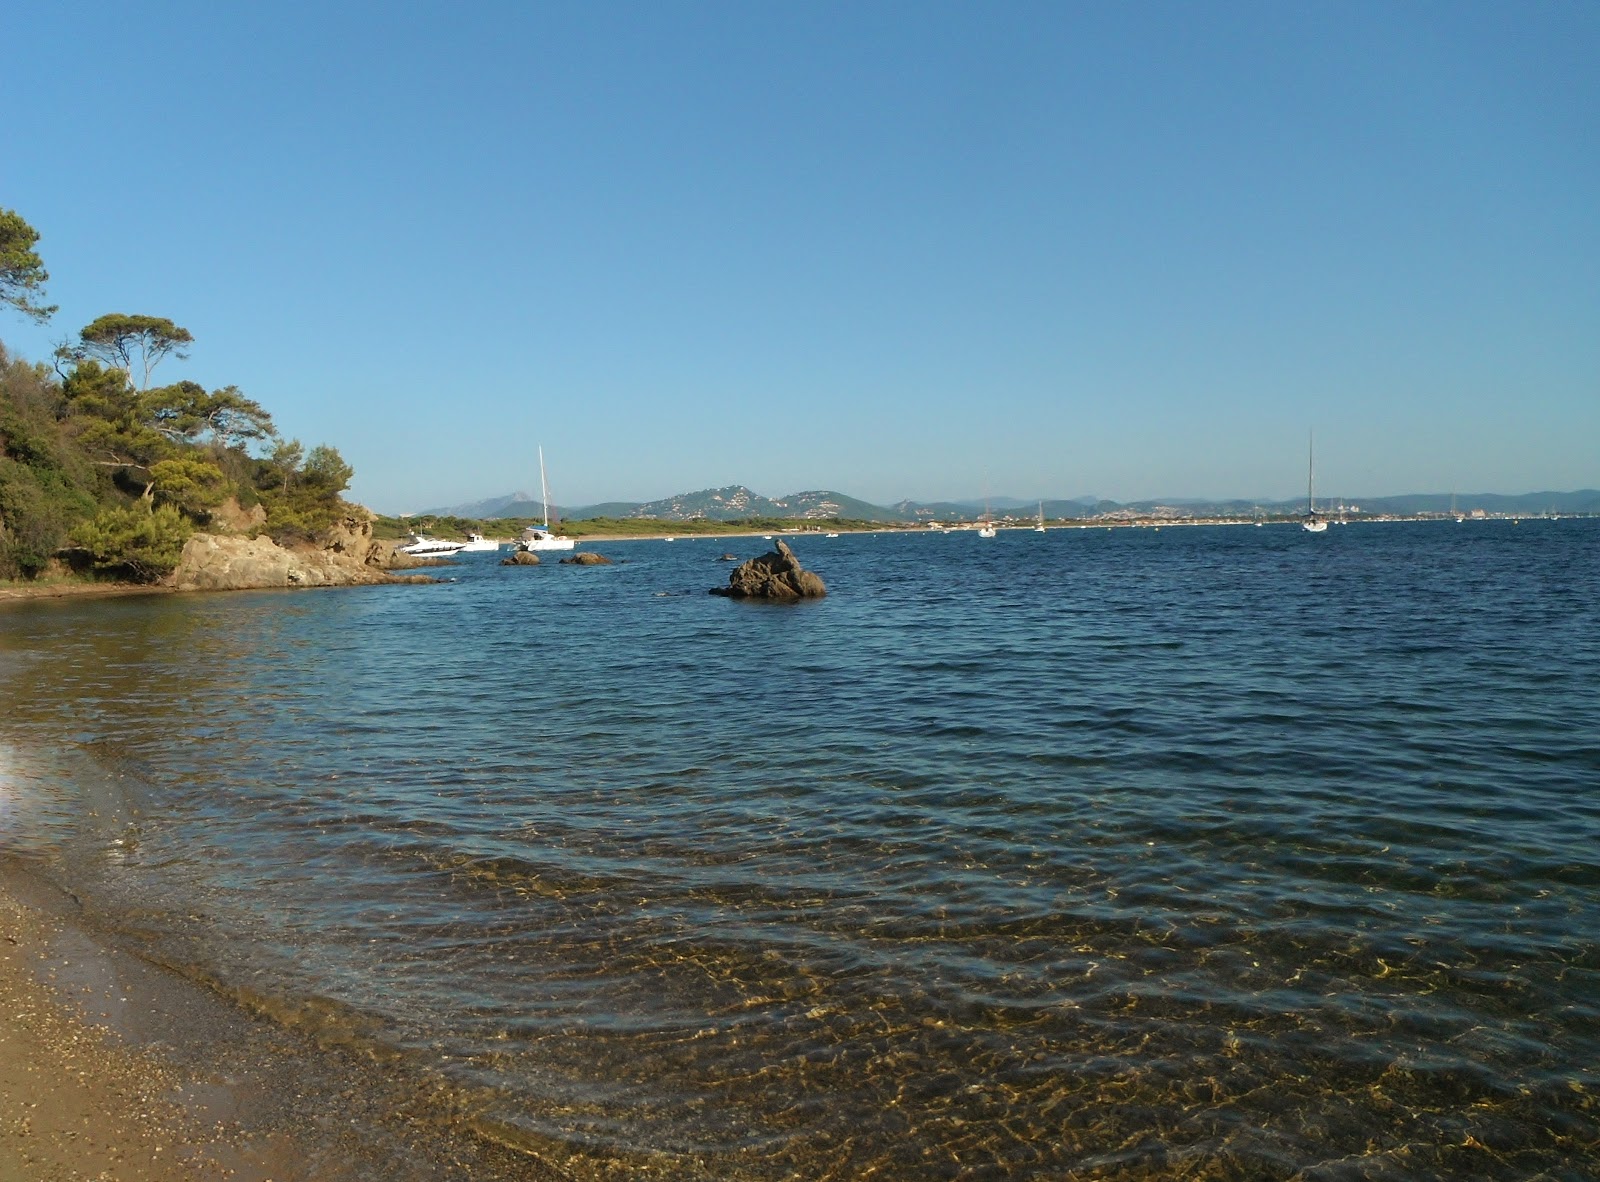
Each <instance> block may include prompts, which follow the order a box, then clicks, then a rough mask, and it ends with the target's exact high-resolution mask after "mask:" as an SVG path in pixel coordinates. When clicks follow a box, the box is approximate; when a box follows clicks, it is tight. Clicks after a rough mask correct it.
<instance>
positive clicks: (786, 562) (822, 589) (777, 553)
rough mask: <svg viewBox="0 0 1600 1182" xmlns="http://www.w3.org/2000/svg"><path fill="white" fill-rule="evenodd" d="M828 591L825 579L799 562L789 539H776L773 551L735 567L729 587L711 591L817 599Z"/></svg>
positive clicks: (738, 595)
mask: <svg viewBox="0 0 1600 1182" xmlns="http://www.w3.org/2000/svg"><path fill="white" fill-rule="evenodd" d="M827 593H828V589H827V587H826V586H824V585H823V582H822V580H821V579H820V578H818V577H817V576H816V575H814V574H812V573H811V572H810V571H808V570H806V569H805V568H804V567H802V566H801V565H800V560H799V559H798V558H796V557H795V556H794V551H793V550H791V549H789V546H788V543H786V542H775V543H773V550H772V552H771V553H770V554H763V555H761V556H760V557H759V558H752V559H751V560H750V561H749V562H745V563H741V564H740V565H738V566H737V567H735V568H734V569H733V572H732V573H731V574H730V575H729V576H728V585H727V586H726V587H713V588H711V594H713V595H726V596H728V597H729V598H730V599H816V598H820V597H821V596H824V595H826V594H827Z"/></svg>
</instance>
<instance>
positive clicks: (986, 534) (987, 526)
mask: <svg viewBox="0 0 1600 1182" xmlns="http://www.w3.org/2000/svg"><path fill="white" fill-rule="evenodd" d="M978 521H979V525H978V536H979V537H980V538H992V537H994V519H993V518H992V517H990V516H989V498H988V497H984V498H983V516H982V517H981V518H979V519H978Z"/></svg>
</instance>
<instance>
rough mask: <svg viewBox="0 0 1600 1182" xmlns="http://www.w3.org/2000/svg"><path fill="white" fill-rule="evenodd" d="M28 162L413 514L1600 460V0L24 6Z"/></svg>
mask: <svg viewBox="0 0 1600 1182" xmlns="http://www.w3.org/2000/svg"><path fill="white" fill-rule="evenodd" d="M3 36H4V40H5V44H6V47H7V49H6V64H5V66H4V68H3V70H0V112H3V118H0V206H3V207H8V208H13V209H15V210H17V211H18V212H19V213H21V214H22V215H23V216H24V217H25V218H27V219H28V221H30V222H31V223H32V224H33V225H34V227H35V228H37V229H38V230H39V231H40V232H41V234H42V235H43V237H42V240H41V242H40V246H39V249H40V251H41V253H42V254H43V256H44V258H45V262H46V265H47V266H48V267H49V269H50V272H51V276H52V278H51V283H50V287H49V295H50V297H51V299H52V300H53V301H54V302H56V303H59V304H60V305H61V311H60V313H59V314H58V316H57V317H56V320H55V321H54V322H53V323H52V325H51V326H49V327H48V328H46V329H44V330H37V329H34V328H32V327H30V326H28V325H27V324H25V323H24V322H23V321H22V320H21V319H20V318H18V317H16V316H15V315H10V314H5V315H0V339H4V340H5V341H6V342H7V344H8V345H9V346H10V347H11V348H12V349H13V351H15V352H21V353H23V354H24V355H27V356H31V357H36V358H42V357H45V356H47V354H48V352H49V349H50V346H51V344H52V342H54V341H57V340H60V339H62V338H63V337H65V336H67V335H68V334H70V333H72V332H75V331H76V329H77V328H78V327H80V326H82V325H83V324H85V323H87V322H88V321H89V320H91V319H93V318H94V317H95V316H97V315H100V314H101V313H105V312H114V311H116V312H133V313H148V314H152V315H160V316H169V317H171V318H172V319H173V320H175V321H177V322H178V323H179V324H181V325H184V326H185V327H187V328H189V329H190V330H191V331H192V332H193V333H194V335H195V337H196V338H197V345H196V347H195V349H194V351H193V354H192V356H191V358H190V360H189V361H188V362H175V361H169V362H168V363H167V365H166V367H165V368H164V369H163V370H161V371H159V376H161V377H163V378H168V379H176V378H177V377H179V376H187V377H192V378H194V379H195V380H197V381H200V382H203V383H205V384H206V385H208V386H212V387H215V386H221V385H226V384H236V385H238V386H240V387H241V388H242V389H243V390H244V391H245V392H246V393H247V394H249V395H250V396H252V397H254V398H256V399H258V400H259V401H261V402H262V403H264V404H265V405H266V406H267V407H268V409H270V410H271V411H272V412H273V413H274V414H275V416H276V418H277V421H278V425H279V427H280V429H281V430H282V431H283V433H284V434H285V435H289V436H294V437H298V438H300V439H302V440H303V441H305V442H306V443H307V444H313V443H318V442H328V443H332V444H334V445H335V446H337V447H338V448H339V449H340V450H341V452H342V453H343V454H344V456H345V457H346V459H348V460H349V461H350V462H351V463H352V464H353V465H354V466H355V468H356V480H355V483H354V485H353V488H352V492H353V494H354V496H355V497H356V498H357V499H359V500H362V501H363V502H365V503H367V504H369V505H371V506H373V507H374V508H377V509H379V510H382V511H388V512H394V511H403V510H409V509H418V508H424V507H428V506H432V505H439V504H450V503H455V502H460V501H467V500H473V499H477V498H480V497H486V496H492V495H496V494H500V493H505V492H509V491H512V490H514V489H519V488H520V489H535V490H536V489H537V487H538V464H537V458H536V453H535V447H536V445H538V444H540V443H542V444H543V445H544V449H545V454H546V457H547V460H548V463H549V467H550V479H551V492H552V496H553V497H554V499H556V500H557V501H559V502H561V503H564V504H568V505H581V504H587V503H592V502H596V501H600V500H611V499H627V500H645V499H651V498H655V497H660V496H665V495H668V494H671V493H676V492H684V491H690V490H694V489H699V488H705V487H709V486H714V485H722V484H734V483H744V484H748V485H750V486H751V487H752V488H754V489H755V490H756V491H757V492H760V493H764V494H767V495H772V496H776V495H782V494H784V493H789V492H794V491H798V490H801V489H807V488H832V489H837V490H839V491H842V492H845V493H849V494H852V495H855V496H860V497H864V498H866V499H868V500H872V501H877V502H879V503H886V502H890V501H894V500H898V499H900V498H902V497H911V498H917V499H934V498H943V497H973V496H982V495H983V494H984V493H985V492H989V493H992V494H994V495H997V496H999V495H1011V496H1017V497H1026V498H1032V497H1041V496H1042V497H1051V496H1076V495H1082V494H1091V493H1092V494H1097V495H1100V496H1106V497H1113V498H1116V499H1134V498H1145V497H1178V496H1185V495H1190V496H1217V497H1220V496H1244V497H1289V496H1294V495H1297V494H1299V493H1300V492H1301V491H1302V490H1303V488H1304V482H1305V447H1306V432H1307V430H1308V429H1309V428H1311V427H1315V429H1316V432H1317V454H1318V461H1317V469H1318V492H1319V495H1321V494H1326V495H1328V496H1347V497H1356V496H1362V495H1368V496H1370V495H1379V494H1388V493H1401V492H1414V491H1449V490H1458V491H1461V492H1463V493H1465V492H1473V491H1494V492H1507V493H1513V492H1525V491H1534V490H1541V489H1561V490H1564V489H1574V488H1581V487H1597V486H1600V67H1597V66H1596V63H1597V62H1600V4H1595V3H1592V2H1589V0H1583V2H1549V3H1536V2H1527V0H1516V2H1507V3H1499V4H1481V3H1461V2H1450V3H1439V4H1422V3H1405V2H1387V0H1386V2H1383V3H1359V2H1341V3H1327V4H1323V3H1309V4H1294V3H1282V2H1280V0H1272V2H1263V3H1208V4H1177V3H1128V4H1069V3H1050V4H1026V3H1012V4H988V3H968V4H949V3H938V2H926V0H922V2H917V3H904V4H901V3H847V4H829V3H805V4H787V5H779V4H772V3H716V4H699V3H694V4H691V3H671V2H655V0H652V2H642V0H641V2H639V3H629V4H607V3H581V4H580V3H570V4H560V5H550V4H544V5H539V4H523V3H517V4H510V3H506V4H465V5H459V4H449V5H446V4H442V3H441V4H403V3H402V4H392V3H390V4H382V5H379V4H357V3H338V4H324V3H319V4H315V5H312V4H297V3H287V4H270V5H267V4H260V5H233V4H220V5H219V4H211V3H207V4H164V3H154V2H152V3H148V4H134V5H128V4H115V5H109V4H108V5H96V4H71V5H65V4H63V5H52V4H13V5H10V6H8V8H7V11H6V15H5V18H4V33H3Z"/></svg>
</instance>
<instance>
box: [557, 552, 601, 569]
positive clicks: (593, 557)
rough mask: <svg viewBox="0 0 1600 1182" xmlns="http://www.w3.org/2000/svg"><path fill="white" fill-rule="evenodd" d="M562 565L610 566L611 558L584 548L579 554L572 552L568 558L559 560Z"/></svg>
mask: <svg viewBox="0 0 1600 1182" xmlns="http://www.w3.org/2000/svg"><path fill="white" fill-rule="evenodd" d="M561 565H562V566H610V565H611V559H609V558H607V557H606V556H605V555H604V554H595V553H593V552H591V551H588V550H585V551H584V552H583V553H581V554H574V555H572V556H571V557H570V558H563V559H562V560H561Z"/></svg>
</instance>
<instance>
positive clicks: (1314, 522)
mask: <svg viewBox="0 0 1600 1182" xmlns="http://www.w3.org/2000/svg"><path fill="white" fill-rule="evenodd" d="M1316 475H1317V444H1316V436H1315V435H1314V434H1313V435H1311V436H1309V437H1308V442H1307V444H1306V519H1305V520H1304V521H1302V522H1301V523H1300V528H1301V529H1303V530H1305V531H1306V532H1307V533H1308V534H1320V533H1326V532H1327V529H1328V523H1327V522H1326V521H1324V520H1322V518H1320V517H1318V516H1317V497H1316Z"/></svg>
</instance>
